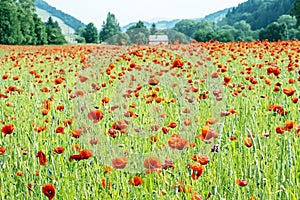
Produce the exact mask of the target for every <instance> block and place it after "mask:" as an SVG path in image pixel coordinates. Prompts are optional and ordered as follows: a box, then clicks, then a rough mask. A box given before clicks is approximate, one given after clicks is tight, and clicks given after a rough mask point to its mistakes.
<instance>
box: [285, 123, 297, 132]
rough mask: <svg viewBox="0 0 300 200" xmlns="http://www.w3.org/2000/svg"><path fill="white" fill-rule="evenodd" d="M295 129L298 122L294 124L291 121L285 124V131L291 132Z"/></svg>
mask: <svg viewBox="0 0 300 200" xmlns="http://www.w3.org/2000/svg"><path fill="white" fill-rule="evenodd" d="M294 128H296V122H293V121H291V120H288V121H286V122H285V126H284V130H286V131H291V130H292V129H294Z"/></svg>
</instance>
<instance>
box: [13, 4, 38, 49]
mask: <svg viewBox="0 0 300 200" xmlns="http://www.w3.org/2000/svg"><path fill="white" fill-rule="evenodd" d="M17 7H18V20H19V23H20V28H21V32H22V36H23V37H22V42H21V43H22V44H26V45H28V44H29V45H32V44H35V43H36V35H35V24H34V19H33V18H34V14H35V5H34V1H33V0H18V1H17Z"/></svg>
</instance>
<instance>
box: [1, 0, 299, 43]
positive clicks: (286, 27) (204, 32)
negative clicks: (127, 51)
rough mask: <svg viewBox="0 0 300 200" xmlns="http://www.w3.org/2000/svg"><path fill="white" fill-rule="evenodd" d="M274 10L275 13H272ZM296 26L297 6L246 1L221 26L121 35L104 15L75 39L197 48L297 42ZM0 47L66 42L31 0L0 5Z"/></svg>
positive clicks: (294, 0)
mask: <svg viewBox="0 0 300 200" xmlns="http://www.w3.org/2000/svg"><path fill="white" fill-rule="evenodd" d="M274 6H275V7H274ZM280 6H281V7H280ZM272 7H273V8H274V9H273V12H271V11H272V10H270V9H271V8H272ZM277 7H280V8H277ZM275 8H276V9H275ZM257 10H259V11H261V13H260V15H261V16H264V17H263V18H261V17H255V16H257ZM268 16H269V17H268ZM275 16H277V18H275ZM265 18H267V19H265ZM262 19H265V20H262ZM269 19H272V20H271V21H268V20H269ZM255 20H256V21H255ZM299 25H300V0H264V1H262V0H248V1H247V2H245V3H242V4H240V5H239V6H238V7H236V8H234V9H232V10H230V11H229V12H228V14H227V15H226V17H225V18H224V19H223V20H222V21H221V22H219V23H216V22H212V21H208V20H201V21H197V20H190V19H185V20H181V21H179V22H177V23H176V24H175V26H174V28H172V29H164V30H158V29H157V28H156V26H155V24H152V27H151V28H150V29H148V28H147V27H146V26H145V25H144V23H143V22H142V21H139V22H138V23H136V24H135V25H133V26H131V27H129V28H128V29H127V30H126V32H122V31H121V27H120V25H119V23H118V21H117V19H116V17H115V15H114V14H113V13H108V14H107V18H106V21H104V22H103V24H102V28H101V31H100V32H99V31H98V30H97V28H96V26H95V25H94V24H93V23H89V24H87V25H86V26H85V27H83V26H80V27H78V28H77V29H76V33H75V34H76V35H77V36H76V40H77V42H79V43H108V44H119V45H131V44H147V43H148V38H149V35H151V34H166V35H168V37H169V40H170V41H171V42H175V41H178V42H180V43H187V42H190V41H191V40H192V39H194V40H197V41H199V42H205V41H212V40H218V41H221V42H229V41H254V40H265V39H268V40H270V41H276V40H292V39H298V40H300V29H299ZM0 43H1V44H22V45H45V44H64V43H66V40H65V38H64V36H63V34H62V32H61V28H60V27H59V25H58V23H57V22H56V21H53V19H52V18H51V17H50V18H49V19H48V21H47V22H45V23H43V22H42V21H41V19H40V18H39V16H38V15H37V14H36V10H35V4H34V0H0Z"/></svg>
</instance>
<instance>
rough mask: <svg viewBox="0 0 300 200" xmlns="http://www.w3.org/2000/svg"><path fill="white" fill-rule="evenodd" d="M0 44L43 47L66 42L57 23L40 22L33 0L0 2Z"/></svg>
mask: <svg viewBox="0 0 300 200" xmlns="http://www.w3.org/2000/svg"><path fill="white" fill-rule="evenodd" d="M0 43H1V44H22V45H43V44H63V43H66V40H65V38H64V36H63V35H62V33H61V29H60V27H59V25H58V23H57V22H53V21H52V19H51V18H49V20H48V22H47V23H45V24H44V23H43V22H42V21H41V19H40V18H39V17H38V15H37V14H36V13H35V5H34V1H33V0H19V1H17V0H0Z"/></svg>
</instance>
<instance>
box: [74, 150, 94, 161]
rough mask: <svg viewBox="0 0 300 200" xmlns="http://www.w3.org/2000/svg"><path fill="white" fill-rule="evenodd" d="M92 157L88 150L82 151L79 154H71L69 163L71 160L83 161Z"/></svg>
mask: <svg viewBox="0 0 300 200" xmlns="http://www.w3.org/2000/svg"><path fill="white" fill-rule="evenodd" d="M92 156H93V153H92V152H91V151H90V150H88V149H84V150H82V151H80V152H79V154H73V155H72V156H70V158H69V161H70V162H72V160H78V161H79V160H85V159H89V158H90V157H92Z"/></svg>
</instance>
